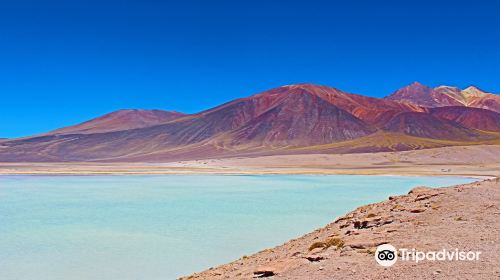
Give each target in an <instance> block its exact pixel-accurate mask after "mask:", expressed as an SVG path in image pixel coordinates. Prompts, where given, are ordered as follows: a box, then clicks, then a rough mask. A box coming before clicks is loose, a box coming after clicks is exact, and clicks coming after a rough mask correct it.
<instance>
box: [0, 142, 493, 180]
mask: <svg viewBox="0 0 500 280" xmlns="http://www.w3.org/2000/svg"><path fill="white" fill-rule="evenodd" d="M498 155H500V145H478V146H459V147H444V148H435V149H424V150H415V151H406V152H383V153H358V154H308V155H281V156H264V157H262V156H261V157H238V158H225V159H207V160H193V161H179V162H171V163H95V162H88V163H81V162H80V163H0V174H53V175H58V174H59V175H99V174H117V175H120V174H199V173H202V174H203V173H209V174H366V175H465V176H487V177H495V176H500V157H499V156H498Z"/></svg>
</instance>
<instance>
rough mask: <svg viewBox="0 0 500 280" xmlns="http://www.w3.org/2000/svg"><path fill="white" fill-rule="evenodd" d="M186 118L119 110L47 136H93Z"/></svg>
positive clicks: (158, 111)
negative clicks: (92, 134)
mask: <svg viewBox="0 0 500 280" xmlns="http://www.w3.org/2000/svg"><path fill="white" fill-rule="evenodd" d="M183 116H185V115H184V114H183V113H179V112H169V111H162V110H119V111H115V112H112V113H109V114H106V115H104V116H101V117H98V118H95V119H92V120H89V121H86V122H84V123H81V124H77V125H74V126H68V127H63V128H60V129H56V130H54V131H51V132H48V133H47V134H91V133H102V132H110V131H119V130H127V129H133V128H141V127H148V126H153V125H157V124H161V123H165V122H167V121H171V120H174V119H177V118H180V117H183Z"/></svg>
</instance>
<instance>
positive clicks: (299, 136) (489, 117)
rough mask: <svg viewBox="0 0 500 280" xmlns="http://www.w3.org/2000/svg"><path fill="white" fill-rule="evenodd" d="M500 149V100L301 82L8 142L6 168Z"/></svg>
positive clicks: (423, 89)
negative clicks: (193, 109)
mask: <svg viewBox="0 0 500 280" xmlns="http://www.w3.org/2000/svg"><path fill="white" fill-rule="evenodd" d="M499 143H500V96H498V95H496V94H492V93H487V92H485V91H482V90H480V89H479V88H477V87H473V86H471V87H468V88H466V89H463V90H461V89H459V88H456V87H448V86H440V87H436V88H430V87H427V86H425V85H422V84H420V83H413V84H411V85H409V86H406V87H404V88H402V89H400V90H398V91H396V92H394V93H393V94H391V95H389V96H387V97H385V98H373V97H367V96H362V95H358V94H352V93H347V92H344V91H341V90H338V89H335V88H331V87H326V86H319V85H313V84H294V85H287V86H282V87H278V88H275V89H271V90H268V91H265V92H262V93H258V94H256V95H253V96H250V97H245V98H240V99H236V100H233V101H230V102H228V103H225V104H222V105H220V106H217V107H215V108H212V109H209V110H206V111H203V112H200V113H196V114H183V113H179V112H173V111H171V112H169V111H161V110H120V111H116V112H112V113H110V114H107V115H104V116H101V117H98V118H95V119H93V120H89V121H87V122H84V123H81V124H77V125H74V126H69V127H64V128H60V129H57V130H54V131H51V132H47V133H44V134H40V135H35V136H30V137H24V138H18V139H3V140H0V161H1V162H67V161H113V162H119V161H123V162H130V161H141V162H148V161H155V162H158V161H159V162H164V161H165V162H166V161H176V160H185V159H202V158H217V157H232V156H257V155H274V154H297V153H355V152H381V151H401V150H412V149H423V148H433V147H443V146H454V145H474V144H499Z"/></svg>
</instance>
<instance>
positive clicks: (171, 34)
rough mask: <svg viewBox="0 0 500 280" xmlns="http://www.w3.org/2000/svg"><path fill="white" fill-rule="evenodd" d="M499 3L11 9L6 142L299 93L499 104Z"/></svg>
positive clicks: (5, 33)
mask: <svg viewBox="0 0 500 280" xmlns="http://www.w3.org/2000/svg"><path fill="white" fill-rule="evenodd" d="M495 2H497V1H481V0H476V1H463V2H462V1H362V0H358V1H315V0H308V1H272V0H269V1H260V0H254V1H217V0H214V1H189V0H187V1H175V2H174V1H152V0H141V1H139V0H137V1H126V0H122V1H106V0H101V1H79V0H72V1H50V0H47V1H25V0H15V1H14V0H0V94H1V96H0V110H1V115H0V116H1V117H0V137H19V136H26V135H31V134H35V133H40V132H44V131H48V130H51V129H55V128H58V127H61V126H66V125H71V124H75V123H78V122H81V121H84V120H87V119H90V118H93V117H96V116H98V115H101V114H104V113H107V112H110V111H114V110H117V109H122V108H143V109H153V108H156V109H165V110H177V111H182V112H187V113H192V112H197V111H200V110H203V109H207V108H210V107H212V106H215V105H218V104H220V103H222V102H226V101H228V100H231V99H234V98H238V97H243V96H247V95H251V94H253V93H256V92H260V91H263V90H266V89H270V88H273V87H276V86H280V85H284V84H291V83H303V82H309V83H318V84H323V85H328V86H333V87H336V88H339V89H342V90H345V91H349V92H355V93H360V94H364V95H370V96H385V95H387V94H390V93H391V92H393V91H394V90H396V89H398V88H400V87H402V86H404V85H406V84H409V83H411V82H413V81H420V82H422V83H424V84H428V85H430V86H437V85H441V84H448V85H455V86H460V87H465V86H468V85H470V84H474V85H477V86H479V87H480V88H483V89H485V90H487V91H492V92H497V93H500V79H499V77H500V67H499V66H500V17H498V15H497V14H498V11H499V10H500V4H498V3H495Z"/></svg>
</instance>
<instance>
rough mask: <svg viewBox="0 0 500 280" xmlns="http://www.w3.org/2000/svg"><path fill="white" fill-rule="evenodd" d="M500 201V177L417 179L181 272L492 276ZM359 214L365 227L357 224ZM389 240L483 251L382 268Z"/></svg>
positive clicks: (316, 278) (316, 279)
mask: <svg viewBox="0 0 500 280" xmlns="http://www.w3.org/2000/svg"><path fill="white" fill-rule="evenodd" d="M422 202H424V203H425V204H422ZM498 202H500V177H495V178H494V179H486V180H482V181H475V182H471V183H468V184H460V185H453V186H446V187H439V188H427V187H415V188H414V189H412V190H411V191H410V192H409V193H408V194H405V195H399V196H390V197H389V199H388V200H384V201H381V202H376V203H372V204H367V205H363V206H360V207H358V208H356V209H354V210H352V211H351V212H349V213H346V214H345V215H344V216H341V217H338V218H337V219H336V220H335V221H334V222H332V223H330V224H327V225H326V226H324V227H322V228H318V229H315V230H313V231H312V232H310V233H307V234H305V235H303V236H301V237H298V238H294V239H291V240H289V241H287V242H285V243H283V244H281V245H278V246H276V247H272V248H267V249H264V250H262V251H260V252H257V253H255V254H252V255H251V256H248V257H247V256H244V257H242V258H240V259H238V260H235V261H233V262H231V263H226V264H222V265H219V266H217V267H214V268H210V269H208V270H205V271H202V272H198V273H194V274H191V275H189V276H184V277H181V278H179V279H181V280H186V279H209V280H212V279H213V280H218V279H228V278H230V279H251V278H256V277H258V278H267V277H271V278H270V279H273V278H274V277H273V276H277V277H279V279H297V280H300V279H311V280H322V279H361V278H362V279H402V278H407V279H409V278H419V277H420V278H422V277H423V278H426V279H448V278H453V279H492V278H493V277H494V276H493V275H497V276H498V275H500V270H498V269H497V267H498V265H499V264H500V256H498V255H497V254H496V252H497V251H498V249H500V236H498V235H497V234H496V233H497V232H498V231H500V223H498V220H497V217H495V216H496V215H500V207H499V206H498ZM399 205H403V206H399ZM457 205H460V206H462V207H457ZM398 206H399V208H396V207H398ZM395 209H396V210H395ZM394 211H396V212H394ZM372 216H373V217H372ZM449 220H451V221H449ZM358 221H359V222H361V223H362V224H364V223H367V227H366V228H363V227H361V228H357V227H356V222H358ZM443 221H446V222H443ZM491 228H493V230H491ZM495 229H496V230H495ZM485 235H488V236H487V237H486V238H485ZM447 237H449V238H447ZM464 238H465V239H464ZM332 239H336V240H340V241H339V242H341V245H339V246H337V247H336V246H332V247H330V246H328V247H323V246H320V247H318V248H317V249H312V250H311V248H312V247H313V244H315V243H318V242H323V241H324V242H326V241H328V240H332ZM450 239H453V240H450ZM325 240H326V241H325ZM495 240H496V241H495ZM472 241H474V242H472ZM385 243H390V244H392V245H396V247H402V248H411V247H412V246H413V248H420V249H422V248H424V249H435V247H436V246H437V247H439V246H442V247H443V248H453V247H455V248H457V246H458V247H460V246H462V247H464V246H466V247H467V248H475V249H477V248H483V249H484V250H485V251H482V253H483V262H477V263H471V262H468V263H464V262H446V263H444V262H424V263H419V264H418V265H416V264H414V263H411V262H406V263H402V264H401V265H399V264H398V265H395V266H394V267H390V268H384V267H382V266H379V265H378V264H376V262H375V260H374V254H375V249H376V247H377V246H378V245H380V244H385ZM318 244H319V243H318ZM471 244H473V245H471ZM493 244H495V245H493ZM491 245H493V246H491ZM308 248H309V249H308ZM462 249H463V248H462ZM443 270H444V273H443ZM447 273H449V275H447ZM424 275H425V276H424ZM478 276H479V277H478Z"/></svg>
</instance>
